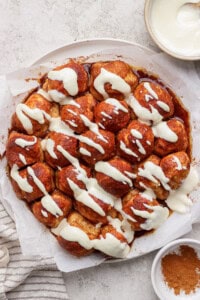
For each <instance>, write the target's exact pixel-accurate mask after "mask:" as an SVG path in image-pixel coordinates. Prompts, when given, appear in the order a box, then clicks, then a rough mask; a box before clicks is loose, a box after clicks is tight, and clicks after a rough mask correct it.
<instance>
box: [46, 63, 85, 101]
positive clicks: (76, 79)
mask: <svg viewBox="0 0 200 300" xmlns="http://www.w3.org/2000/svg"><path fill="white" fill-rule="evenodd" d="M59 71H61V72H59ZM64 72H65V73H64ZM61 74H62V75H61ZM47 76H48V78H47V80H46V82H45V84H44V89H45V90H47V91H48V92H49V94H50V96H51V97H52V98H53V99H54V101H56V102H57V99H56V97H55V98H54V96H53V93H52V90H56V91H57V92H59V93H61V94H62V95H64V96H76V95H77V94H79V93H83V92H85V91H86V90H87V88H88V75H87V72H86V70H85V69H84V67H83V65H81V64H79V63H77V62H75V61H73V60H71V61H70V62H69V63H67V64H65V65H62V66H59V67H56V68H55V69H53V70H52V71H50V72H49V73H48V75H47ZM54 78H56V79H54ZM63 78H64V80H63ZM74 85H75V86H76V87H77V89H76V88H75V89H74ZM72 87H73V88H72ZM74 90H75V92H74Z"/></svg>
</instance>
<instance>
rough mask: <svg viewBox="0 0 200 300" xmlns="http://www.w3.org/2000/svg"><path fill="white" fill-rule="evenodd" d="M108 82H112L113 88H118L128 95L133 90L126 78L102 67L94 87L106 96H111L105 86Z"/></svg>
mask: <svg viewBox="0 0 200 300" xmlns="http://www.w3.org/2000/svg"><path fill="white" fill-rule="evenodd" d="M106 83H110V84H111V85H112V89H114V90H117V91H119V92H121V93H122V94H124V95H128V94H130V92H131V88H130V86H129V84H127V83H126V81H125V80H124V79H122V78H121V77H120V76H118V75H116V74H114V73H111V72H109V71H107V70H106V69H104V68H101V72H100V74H99V75H98V76H97V77H96V78H95V80H94V87H95V89H96V90H97V91H98V92H99V93H100V94H101V95H102V96H103V97H104V98H108V97H109V96H108V94H107V92H106V91H105V87H104V85H105V84H106Z"/></svg>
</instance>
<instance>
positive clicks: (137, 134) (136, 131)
mask: <svg viewBox="0 0 200 300" xmlns="http://www.w3.org/2000/svg"><path fill="white" fill-rule="evenodd" d="M131 134H132V136H134V137H135V138H137V139H142V138H143V136H142V134H141V132H139V131H138V130H136V129H131Z"/></svg>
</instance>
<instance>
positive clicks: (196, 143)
mask: <svg viewBox="0 0 200 300" xmlns="http://www.w3.org/2000/svg"><path fill="white" fill-rule="evenodd" d="M113 59H123V60H125V61H126V62H128V63H129V64H131V65H134V66H140V67H144V68H146V69H147V70H148V71H151V72H153V73H155V74H158V75H159V77H161V79H162V80H163V81H164V82H165V83H166V84H168V85H169V86H170V87H171V88H172V90H173V91H174V92H175V93H176V94H177V95H178V96H180V97H181V99H182V101H183V103H184V104H185V106H186V107H187V108H188V110H189V111H190V113H191V123H192V137H193V157H194V161H193V165H195V167H196V169H197V171H198V173H199V176H200V151H199V147H200V79H199V77H198V75H197V73H196V71H195V68H194V66H193V65H192V63H189V64H188V65H185V64H182V63H181V62H179V61H177V60H175V59H172V58H169V57H168V56H166V55H165V54H156V53H154V54H152V53H151V52H150V51H149V50H148V49H143V48H140V47H138V46H128V47H120V48H119V49H110V50H106V51H102V52H101V53H95V54H91V55H90V56H89V57H87V58H86V59H85V61H86V62H92V61H98V60H113ZM66 60H67V58H66ZM66 60H65V61H53V62H51V63H49V64H45V65H40V66H32V67H30V68H25V69H21V70H18V71H16V72H13V73H11V74H8V75H7V76H6V78H5V77H0V96H1V102H0V154H3V153H4V152H5V144H6V139H7V134H8V128H9V126H10V119H11V115H12V113H13V112H14V111H15V107H16V105H17V104H18V103H19V102H20V101H21V100H22V99H23V98H24V96H25V95H26V93H28V92H29V91H30V90H31V89H33V88H35V87H37V85H38V83H37V81H36V80H34V79H33V80H31V79H30V78H37V77H38V75H41V74H44V73H45V72H48V70H49V69H51V68H52V67H55V65H60V64H62V63H64V62H66ZM27 78H29V79H30V80H28V81H27V80H26V79H27ZM5 168H6V159H5V158H3V159H2V160H1V161H0V198H1V200H2V202H3V204H4V205H5V207H6V209H7V210H8V212H9V213H10V214H11V216H12V217H13V218H14V220H15V222H16V227H17V231H18V235H19V240H20V244H21V247H22V251H23V253H24V254H26V255H39V256H41V257H49V256H54V258H55V262H56V264H57V266H58V268H59V269H60V270H61V271H64V272H71V271H74V270H79V269H83V268H88V267H91V266H95V265H98V264H100V263H102V262H103V261H105V259H106V258H105V256H104V255H103V254H100V253H94V254H92V255H90V256H88V257H83V258H76V257H73V256H71V255H70V254H69V253H67V252H66V251H65V250H63V249H62V248H61V247H60V246H59V244H58V243H57V241H56V239H55V238H54V237H53V236H52V235H51V234H50V233H49V230H48V229H46V227H45V226H43V225H42V224H40V223H39V222H38V221H37V220H36V219H35V217H34V216H33V215H32V213H31V212H30V211H29V210H28V208H27V206H26V204H25V203H24V202H23V201H20V200H19V199H18V198H17V197H16V195H15V193H14V192H13V189H12V186H11V184H10V181H9V179H8V177H7V175H6V171H5ZM190 198H191V199H192V200H193V202H194V205H193V206H192V208H191V211H190V212H188V213H186V214H177V213H173V214H172V215H171V216H170V217H169V218H168V220H167V221H166V222H165V223H164V224H163V225H162V226H161V227H160V228H159V229H157V230H156V231H155V232H154V233H152V234H148V235H145V236H142V237H140V238H137V239H136V240H135V241H134V243H133V246H132V249H131V251H130V253H129V255H128V257H127V259H130V258H133V257H137V256H140V255H144V254H146V253H148V252H150V251H153V250H155V249H158V248H160V247H162V246H164V245H165V244H166V243H168V242H169V241H171V240H174V239H176V238H178V237H180V236H182V235H184V234H186V233H187V232H189V231H191V229H192V224H193V223H195V222H199V221H200V199H199V198H200V187H199V186H198V187H197V189H196V190H195V191H194V192H192V193H191V194H190ZM198 200H199V201H198ZM112 261H113V262H115V261H119V260H117V259H113V260H112Z"/></svg>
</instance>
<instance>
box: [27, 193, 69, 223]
mask: <svg viewBox="0 0 200 300" xmlns="http://www.w3.org/2000/svg"><path fill="white" fill-rule="evenodd" d="M50 196H51V197H52V200H53V201H54V202H55V205H56V206H57V207H58V209H57V210H60V213H59V214H52V213H51V212H49V211H48V210H47V209H45V207H44V206H43V205H42V199H41V200H40V201H37V202H35V203H33V205H32V208H31V210H32V212H33V214H34V216H35V217H36V218H37V219H38V220H39V221H40V222H41V223H43V224H44V225H46V226H48V227H51V228H52V227H57V226H58V224H59V223H60V222H61V220H62V219H64V218H65V217H66V216H68V214H69V213H70V211H71V208H72V199H71V198H69V197H67V196H66V195H65V194H63V193H61V192H60V191H58V190H54V192H53V193H52V194H51V195H50Z"/></svg>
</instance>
